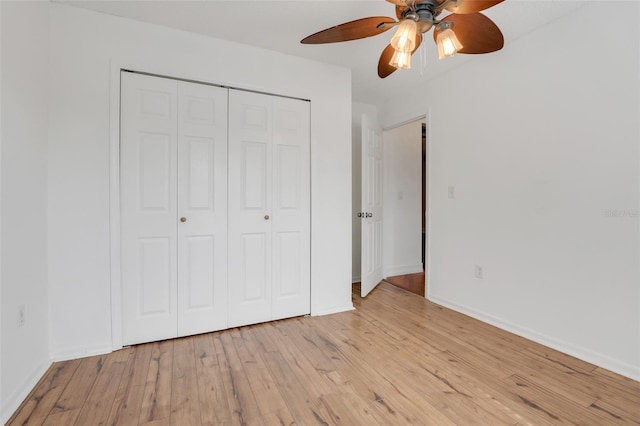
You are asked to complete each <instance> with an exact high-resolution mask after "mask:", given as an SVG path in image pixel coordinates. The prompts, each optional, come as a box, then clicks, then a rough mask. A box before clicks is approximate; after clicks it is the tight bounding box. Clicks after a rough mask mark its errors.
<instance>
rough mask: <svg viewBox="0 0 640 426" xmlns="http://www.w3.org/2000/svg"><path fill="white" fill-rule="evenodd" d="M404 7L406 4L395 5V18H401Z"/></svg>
mask: <svg viewBox="0 0 640 426" xmlns="http://www.w3.org/2000/svg"><path fill="white" fill-rule="evenodd" d="M406 8H407V6H400V5H397V6H396V18H398V20H401V19H402V12H404V10H405V9H406Z"/></svg>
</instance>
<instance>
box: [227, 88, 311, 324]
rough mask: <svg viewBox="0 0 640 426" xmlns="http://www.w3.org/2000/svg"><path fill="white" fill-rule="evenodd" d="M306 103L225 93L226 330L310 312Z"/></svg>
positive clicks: (258, 95) (253, 94)
mask: <svg viewBox="0 0 640 426" xmlns="http://www.w3.org/2000/svg"><path fill="white" fill-rule="evenodd" d="M309 129H310V127H309V103H308V102H305V101H301V100H295V99H287V98H281V97H275V96H269V95H264V94H257V93H250V92H244V91H239V90H230V91H229V197H228V203H229V205H228V212H229V218H230V220H229V233H228V238H229V246H228V247H229V253H228V255H229V313H228V319H229V323H228V325H229V327H235V326H240V325H245V324H254V323H258V322H263V321H269V320H274V319H280V318H286V317H293V316H298V315H304V314H308V313H310V239H309V235H310V196H309V194H310V157H309V155H310V152H309V149H310V130H309Z"/></svg>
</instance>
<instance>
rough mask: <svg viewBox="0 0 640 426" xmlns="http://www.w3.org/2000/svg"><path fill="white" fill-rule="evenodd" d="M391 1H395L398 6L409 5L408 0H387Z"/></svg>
mask: <svg viewBox="0 0 640 426" xmlns="http://www.w3.org/2000/svg"><path fill="white" fill-rule="evenodd" d="M387 1H388V2H389V3H393V4H395V5H396V6H402V7H407V6H408V4H407V0H387Z"/></svg>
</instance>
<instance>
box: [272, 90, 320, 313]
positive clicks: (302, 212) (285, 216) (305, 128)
mask: <svg viewBox="0 0 640 426" xmlns="http://www.w3.org/2000/svg"><path fill="white" fill-rule="evenodd" d="M273 114H274V125H273V151H274V164H273V174H274V178H273V182H274V185H273V188H272V192H273V200H274V205H273V208H272V211H273V222H272V234H273V239H274V244H273V285H272V287H273V289H272V319H280V318H287V317H293V316H299V315H305V314H308V313H310V312H311V299H310V298H311V295H310V288H311V284H310V277H311V270H310V257H311V251H310V250H311V249H310V238H309V236H310V127H309V103H308V102H305V101H300V100H295V99H287V98H279V97H274V98H273Z"/></svg>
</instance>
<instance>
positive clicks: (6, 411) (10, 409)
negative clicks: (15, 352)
mask: <svg viewBox="0 0 640 426" xmlns="http://www.w3.org/2000/svg"><path fill="white" fill-rule="evenodd" d="M50 366H51V360H45V361H43V362H42V363H41V364H40V365H38V366H37V367H36V368H35V369H34V370H33V372H32V373H31V374H29V375H28V376H27V377H26V378H25V380H24V382H23V383H22V384H21V385H20V386H18V387H17V388H16V389H14V390H13V391H12V392H10V393H9V395H7V396H5V395H3V396H2V408H1V410H2V415H1V416H0V423H1V424H5V423H6V422H7V420H9V418H10V417H11V416H12V415H13V413H15V411H16V410H17V409H18V407H20V404H22V401H24V400H25V399H26V398H27V396H29V393H30V392H31V390H32V389H33V388H34V387H35V386H36V384H38V381H40V379H41V378H42V377H43V376H44V374H45V373H46V372H47V370H48V369H49V367H50Z"/></svg>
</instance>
